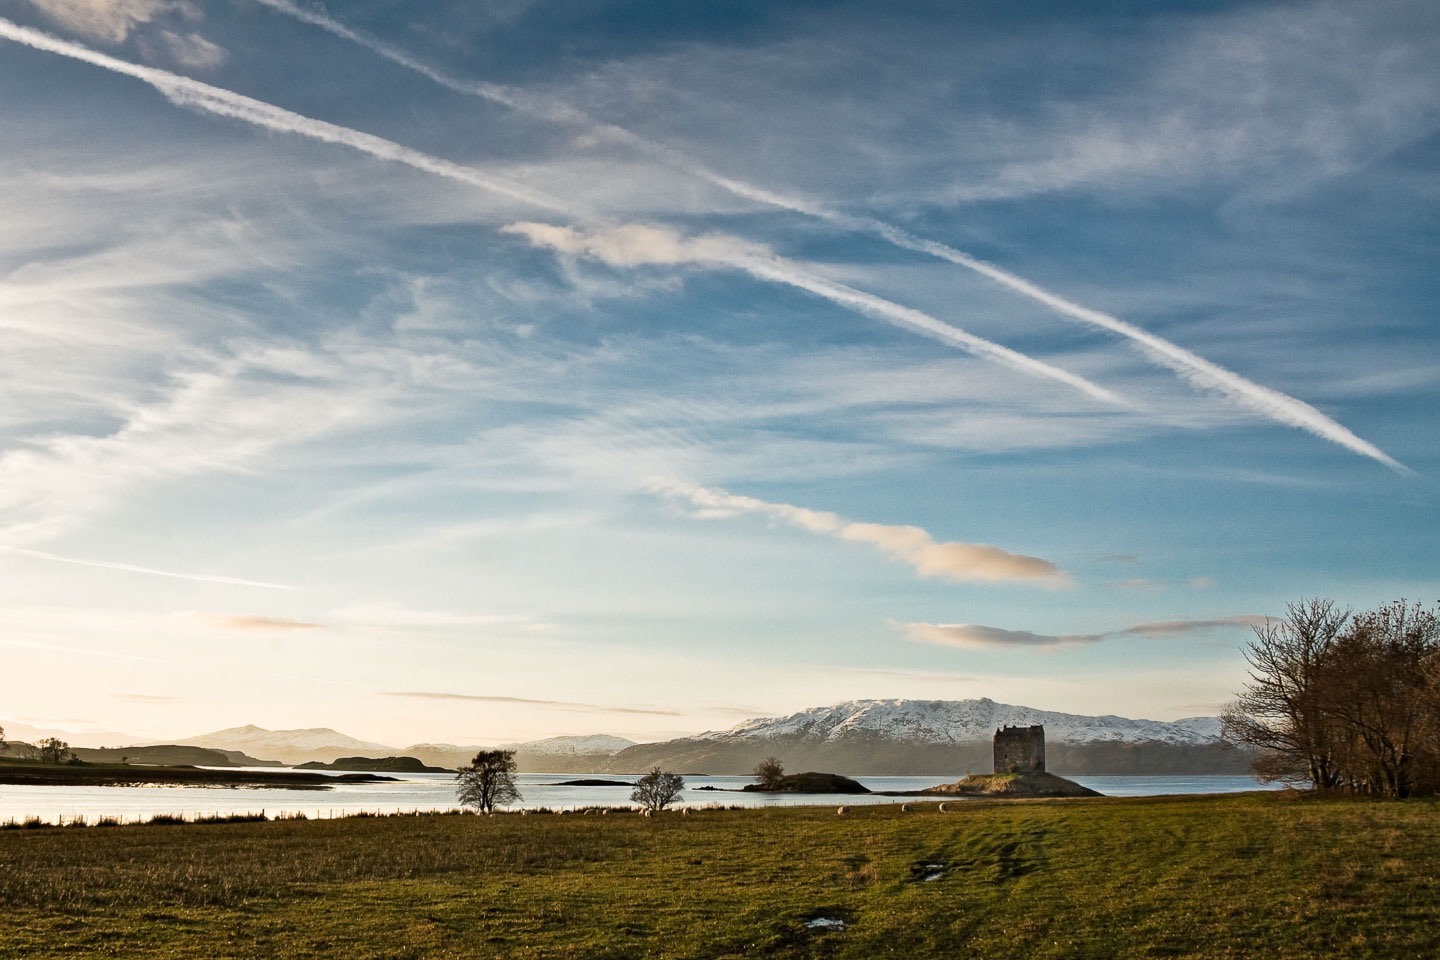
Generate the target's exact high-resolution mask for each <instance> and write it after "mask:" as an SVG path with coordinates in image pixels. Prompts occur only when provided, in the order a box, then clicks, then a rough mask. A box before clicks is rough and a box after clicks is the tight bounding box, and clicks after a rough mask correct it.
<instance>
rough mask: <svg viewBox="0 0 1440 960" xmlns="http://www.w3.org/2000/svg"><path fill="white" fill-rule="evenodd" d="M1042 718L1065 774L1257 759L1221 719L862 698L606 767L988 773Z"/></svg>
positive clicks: (1237, 765) (1184, 769)
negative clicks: (1225, 737) (1001, 745)
mask: <svg viewBox="0 0 1440 960" xmlns="http://www.w3.org/2000/svg"><path fill="white" fill-rule="evenodd" d="M1033 724H1043V725H1044V727H1045V740H1046V765H1047V769H1049V770H1050V772H1052V773H1060V774H1087V773H1088V774H1096V775H1099V774H1126V773H1133V774H1147V773H1148V774H1160V773H1165V774H1184V773H1195V774H1203V773H1243V772H1244V771H1245V769H1246V768H1247V766H1248V762H1249V758H1248V757H1246V756H1244V755H1243V754H1241V753H1240V752H1238V751H1235V750H1230V749H1227V748H1225V747H1223V746H1222V745H1221V744H1220V720H1219V718H1218V717H1190V718H1187V719H1184V720H1178V721H1174V722H1162V721H1157V720H1131V719H1128V718H1126V717H1117V716H1104V717H1088V716H1081V715H1077V714H1070V713H1057V712H1055V711H1050V710H1037V709H1035V708H1033V707H1022V706H1013V705H1011V704H1005V703H996V702H995V701H993V700H988V699H980V700H853V701H850V702H848V703H841V704H836V705H834V706H829V707H815V708H813V709H810V710H803V711H801V712H799V713H795V714H791V715H790V716H788V717H778V718H770V719H759V720H747V721H746V722H744V723H741V724H739V725H737V726H735V727H732V728H730V729H729V730H723V731H715V732H710V733H704V734H701V735H700V736H697V737H690V738H685V739H681V740H671V741H667V742H665V743H647V744H639V745H637V746H634V747H630V748H628V749H626V750H622V751H621V752H619V753H618V754H616V755H615V756H614V757H613V758H612V759H611V760H610V762H609V764H608V765H607V766H605V767H600V768H597V772H602V773H607V772H616V773H620V772H634V771H637V770H648V769H650V768H651V767H652V766H657V765H658V766H661V767H664V768H666V769H670V770H677V771H680V772H691V773H711V774H748V773H749V772H750V771H752V770H753V769H754V768H755V765H756V764H757V763H759V762H760V761H761V760H763V759H764V758H765V757H767V756H772V755H773V756H775V757H778V758H779V759H780V760H781V762H782V763H784V765H785V767H786V768H787V769H789V770H796V771H798V770H825V771H834V772H841V773H848V774H852V775H862V774H870V775H872V776H876V775H892V776H907V775H913V776H921V775H931V774H934V775H947V776H948V775H960V774H965V773H988V772H989V771H990V769H991V765H992V754H991V740H992V738H993V736H994V733H995V730H996V729H997V728H998V727H1002V726H1030V725H1033Z"/></svg>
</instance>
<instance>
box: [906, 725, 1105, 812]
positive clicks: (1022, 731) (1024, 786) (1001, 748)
mask: <svg viewBox="0 0 1440 960" xmlns="http://www.w3.org/2000/svg"><path fill="white" fill-rule="evenodd" d="M921 793H923V794H926V795H935V796H949V797H1009V798H1014V799H1020V798H1030V797H1098V796H1102V794H1100V793H1097V792H1096V791H1094V790H1091V789H1090V788H1089V787H1082V786H1081V785H1080V784H1078V783H1076V782H1075V781H1074V780H1067V779H1065V778H1064V777H1057V776H1056V775H1055V774H1053V773H1046V772H1045V727H1044V726H1042V725H1039V724H1037V725H1035V726H1030V727H1002V728H1000V729H999V730H996V731H995V772H994V773H992V774H988V775H987V774H971V775H970V776H968V777H966V778H965V779H963V780H958V781H956V782H955V783H946V784H941V785H940V786H938V787H930V788H929V789H928V790H922V791H921Z"/></svg>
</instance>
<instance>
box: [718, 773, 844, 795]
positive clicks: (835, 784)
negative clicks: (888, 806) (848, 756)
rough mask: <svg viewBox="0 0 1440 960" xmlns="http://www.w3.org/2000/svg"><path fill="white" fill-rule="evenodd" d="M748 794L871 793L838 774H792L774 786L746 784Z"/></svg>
mask: <svg viewBox="0 0 1440 960" xmlns="http://www.w3.org/2000/svg"><path fill="white" fill-rule="evenodd" d="M742 789H743V790H744V791H745V792H746V793H869V792H870V790H869V788H868V787H866V786H864V785H863V784H861V783H860V782H859V781H856V780H851V779H850V778H849V777H842V776H840V774H838V773H792V774H789V775H788V776H784V777H781V778H780V779H779V780H778V781H776V782H775V783H774V784H773V785H770V786H761V785H760V784H758V783H750V784H746V785H745V786H744V787H743V788H742Z"/></svg>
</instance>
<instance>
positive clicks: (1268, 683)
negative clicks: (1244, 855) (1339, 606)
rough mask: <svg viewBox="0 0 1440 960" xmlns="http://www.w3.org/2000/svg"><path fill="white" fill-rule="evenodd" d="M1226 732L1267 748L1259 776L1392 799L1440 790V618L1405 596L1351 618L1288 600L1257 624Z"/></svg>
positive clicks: (1321, 604) (1315, 603)
mask: <svg viewBox="0 0 1440 960" xmlns="http://www.w3.org/2000/svg"><path fill="white" fill-rule="evenodd" d="M1246 658H1247V659H1248V660H1249V662H1250V668H1251V670H1250V681H1251V682H1250V683H1249V684H1248V685H1247V686H1246V688H1245V690H1244V691H1243V692H1242V693H1241V694H1240V698H1239V699H1238V700H1236V701H1235V703H1233V704H1231V705H1230V707H1228V708H1227V709H1226V711H1225V714H1224V718H1223V720H1224V729H1225V736H1226V738H1227V739H1228V740H1230V741H1232V742H1237V743H1244V744H1248V745H1250V746H1254V747H1258V748H1260V749H1261V751H1262V752H1261V754H1260V758H1259V760H1257V762H1256V764H1255V773H1256V775H1257V776H1260V777H1261V778H1262V779H1269V780H1297V781H1308V782H1309V783H1310V784H1312V785H1313V786H1315V787H1316V788H1318V789H1322V790H1326V789H1333V788H1337V787H1338V788H1345V789H1349V790H1354V791H1356V792H1360V793H1368V794H1372V795H1375V796H1384V797H1406V796H1410V795H1412V794H1414V793H1417V792H1424V793H1434V792H1440V615H1437V613H1436V612H1435V611H1433V610H1426V609H1425V608H1423V607H1421V606H1419V605H1418V604H1411V603H1409V602H1407V601H1405V600H1397V601H1396V602H1394V603H1390V604H1387V605H1385V606H1383V607H1380V608H1379V609H1377V610H1373V611H1369V612H1366V613H1361V614H1357V615H1355V616H1353V617H1352V616H1351V615H1350V614H1349V612H1348V611H1347V612H1340V611H1338V610H1336V609H1335V607H1334V605H1333V604H1332V603H1331V602H1330V601H1328V600H1318V599H1317V600H1302V601H1300V602H1298V603H1295V604H1291V605H1290V607H1289V615H1288V616H1287V617H1286V619H1285V620H1283V621H1280V622H1275V621H1270V622H1267V623H1266V624H1265V626H1263V627H1257V628H1256V630H1255V640H1254V642H1252V643H1251V644H1250V645H1249V647H1248V648H1247V650H1246Z"/></svg>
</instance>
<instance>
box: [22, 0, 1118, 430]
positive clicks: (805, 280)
mask: <svg viewBox="0 0 1440 960" xmlns="http://www.w3.org/2000/svg"><path fill="white" fill-rule="evenodd" d="M261 2H271V3H275V2H277V0H261ZM0 37H4V38H6V39H10V40H14V41H16V42H17V43H22V44H24V45H26V46H29V47H32V48H34V49H37V50H42V51H45V52H47V53H55V54H59V55H61V56H65V57H70V58H72V59H75V60H80V61H82V62H84V63H89V64H92V65H94V66H97V67H101V68H103V69H106V70H110V71H113V72H115V73H119V74H123V75H125V76H129V77H134V78H135V79H137V80H141V81H143V82H145V83H147V84H149V85H150V86H152V87H154V88H155V89H156V90H158V91H160V93H161V94H163V95H164V96H165V97H166V98H167V99H168V100H170V101H171V102H172V103H174V104H176V105H178V106H182V107H192V108H196V109H200V110H205V111H208V112H210V113H213V114H216V115H219V116H223V117H230V118H232V119H236V120H241V121H244V122H246V123H251V124H254V125H256V126H259V127H263V128H265V129H269V130H276V131H280V132H283V133H292V134H296V135H299V136H303V137H309V138H311V139H314V140H320V141H323V142H325V143H334V144H339V145H341V146H346V147H350V148H352V149H354V150H358V151H360V152H361V153H365V154H368V155H370V156H372V157H376V158H378V159H381V160H390V161H394V162H396V163H402V164H405V165H406V166H409V167H413V168H415V169H417V170H421V171H424V172H426V173H430V174H434V175H436V176H440V177H445V178H447V179H450V180H456V181H459V182H461V183H465V184H469V185H471V186H475V187H480V188H481V189H484V190H489V191H492V192H495V193H498V194H501V195H503V196H506V197H510V198H511V199H514V200H519V201H521V202H524V203H528V204H531V205H534V206H537V207H540V208H541V209H545V210H551V211H555V212H558V213H563V214H565V215H567V216H569V217H572V218H575V219H579V220H582V221H583V220H585V219H587V218H588V215H587V214H586V213H585V212H583V211H581V210H579V209H578V208H577V207H576V206H575V205H574V204H570V203H567V202H565V201H563V200H560V199H557V198H555V197H552V196H549V195H547V194H544V193H540V192H538V191H535V190H531V189H529V188H527V187H525V186H523V185H520V184H516V183H513V182H511V181H508V180H504V179H501V178H499V177H495V176H492V175H489V174H486V173H482V172H481V171H479V170H476V169H474V168H473V167H467V166H463V165H461V164H458V163H453V162H451V161H449V160H444V159H442V158H440V157H436V156H432V155H430V154H427V153H422V152H421V151H419V150H414V149H412V148H410V147H406V146H403V145H401V144H398V143H395V142H394V141H392V140H386V139H385V138H383V137H377V136H375V135H373V134H369V133H364V132H361V131H359V130H354V129H351V128H349V127H342V126H337V125H336V124H333V123H327V122H326V121H324V120H317V119H314V118H313V117H307V116H304V115H302V114H298V113H294V112H292V111H289V110H285V109H284V108H282V107H277V106H275V105H274V104H270V103H266V102H264V101H261V100H255V99H253V98H251V97H247V96H244V95H243V94H239V93H235V92H234V91H232V90H226V89H223V88H221V87H215V86H211V85H210V84H208V83H202V82H200V81H198V80H192V79H190V78H189V77H183V76H180V75H178V74H174V73H170V72H168V71H165V70H159V69H156V68H154V67H145V66H141V65H139V64H134V63H130V62H128V61H125V60H119V59H116V58H115V57H111V56H107V55H105V54H103V53H99V52H97V51H94V50H90V49H89V48H87V47H83V46H80V45H78V44H74V43H70V42H68V41H65V40H60V39H59V38H57V37H52V36H50V35H49V34H46V33H42V32H40V31H38V30H32V29H29V28H27V27H22V26H19V25H18V24H14V23H11V22H10V21H8V20H5V19H3V18H0ZM712 262H722V261H712ZM723 262H725V263H727V264H728V265H729V266H732V267H736V268H738V269H742V270H745V271H747V272H749V273H751V274H753V275H755V276H757V277H762V278H765V279H770V280H772V281H776V282H780V283H785V284H789V285H791V286H797V287H802V288H804V289H806V290H809V291H811V292H813V293H816V294H817V295H819V296H822V297H825V298H827V299H829V300H831V301H832V302H834V303H837V304H839V305H841V306H845V307H847V308H849V309H852V310H854V311H856V312H858V313H861V314H863V315H865V316H869V317H872V318H877V319H881V320H885V321H886V322H890V323H896V324H898V325H900V326H904V327H907V328H909V329H911V330H913V331H919V332H922V333H925V334H926V335H928V336H930V337H932V338H936V339H940V340H944V341H946V342H948V343H951V344H954V345H957V346H961V347H963V348H964V349H966V350H969V351H970V352H971V353H974V354H976V355H978V356H981V357H984V358H986V359H990V360H995V361H998V362H1001V363H1004V364H1006V365H1008V366H1011V367H1014V368H1016V369H1020V370H1023V371H1025V372H1027V373H1030V374H1034V375H1037V376H1043V377H1048V378H1050V379H1052V380H1057V381H1059V382H1061V383H1065V384H1067V385H1069V386H1071V387H1074V388H1076V389H1078V390H1080V391H1082V392H1084V393H1086V394H1087V395H1089V396H1091V397H1095V398H1097V399H1099V400H1103V401H1105V402H1107V403H1112V404H1117V405H1123V404H1124V401H1122V400H1121V399H1120V398H1119V397H1118V396H1117V395H1116V394H1115V393H1113V392H1112V391H1109V390H1106V389H1105V388H1104V387H1101V386H1099V385H1098V384H1095V383H1091V382H1090V381H1089V380H1086V379H1084V378H1083V377H1079V376H1077V375H1075V374H1072V373H1068V372H1067V371H1064V370H1061V369H1060V368H1058V367H1054V366H1051V365H1050V364H1047V363H1044V362H1042V361H1039V360H1036V359H1034V358H1032V357H1029V356H1026V355H1025V354H1022V353H1018V352H1016V351H1014V350H1010V349H1008V348H1006V347H1003V346H1001V345H999V344H996V343H992V342H990V341H988V340H985V339H983V338H980V337H977V336H975V335H973V334H971V333H968V332H966V331H964V330H962V329H960V328H959V327H955V326H951V325H950V324H947V323H944V322H943V321H941V320H937V319H935V318H934V317H931V316H929V315H928V314H924V313H921V312H920V311H918V310H911V309H910V308H907V307H902V306H900V305H899V304H895V303H891V302H890V301H887V300H884V299H882V298H880V297H877V296H874V295H873V294H868V293H864V292H862V291H859V290H855V289H853V288H850V287H845V286H843V285H841V284H838V283H833V282H831V281H827V280H823V279H821V278H818V277H813V276H811V275H809V274H805V273H804V272H803V271H801V270H799V269H798V268H795V267H788V268H787V267H783V266H781V262H780V261H778V259H777V260H775V261H774V262H771V263H760V262H758V261H753V262H752V259H751V258H747V259H744V260H738V259H732V260H727V261H723Z"/></svg>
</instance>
